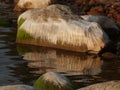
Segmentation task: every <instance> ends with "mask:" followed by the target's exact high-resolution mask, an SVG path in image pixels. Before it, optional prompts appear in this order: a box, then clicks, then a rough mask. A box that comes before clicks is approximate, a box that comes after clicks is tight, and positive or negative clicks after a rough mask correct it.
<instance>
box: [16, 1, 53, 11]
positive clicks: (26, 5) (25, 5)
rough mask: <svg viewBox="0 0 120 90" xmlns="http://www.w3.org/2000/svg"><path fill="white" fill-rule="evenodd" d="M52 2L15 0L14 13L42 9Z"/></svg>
mask: <svg viewBox="0 0 120 90" xmlns="http://www.w3.org/2000/svg"><path fill="white" fill-rule="evenodd" d="M52 2H53V0H16V1H15V3H17V4H16V6H15V8H14V10H15V11H24V10H27V9H31V8H44V7H47V6H48V5H49V4H51V3H52Z"/></svg>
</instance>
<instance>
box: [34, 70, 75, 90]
mask: <svg viewBox="0 0 120 90" xmlns="http://www.w3.org/2000/svg"><path fill="white" fill-rule="evenodd" d="M33 86H34V87H35V88H41V89H43V90H76V85H75V84H74V83H72V82H71V81H70V80H69V79H68V78H67V77H65V76H63V75H61V74H59V73H55V72H47V73H45V74H43V75H42V76H40V77H39V78H38V79H37V81H36V82H35V83H34V85H33Z"/></svg>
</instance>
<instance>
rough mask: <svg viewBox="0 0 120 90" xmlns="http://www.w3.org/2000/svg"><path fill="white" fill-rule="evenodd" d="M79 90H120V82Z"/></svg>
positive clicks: (99, 84)
mask: <svg viewBox="0 0 120 90" xmlns="http://www.w3.org/2000/svg"><path fill="white" fill-rule="evenodd" d="M78 90H120V81H110V82H104V83H98V84H94V85H90V86H88V87H85V88H81V89H78Z"/></svg>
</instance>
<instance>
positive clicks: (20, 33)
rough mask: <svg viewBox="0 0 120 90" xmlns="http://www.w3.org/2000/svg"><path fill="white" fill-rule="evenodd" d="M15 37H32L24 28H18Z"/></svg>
mask: <svg viewBox="0 0 120 90" xmlns="http://www.w3.org/2000/svg"><path fill="white" fill-rule="evenodd" d="M17 39H23V40H24V39H33V37H32V36H31V35H30V34H29V33H27V32H26V31H25V30H24V29H18V32H17Z"/></svg>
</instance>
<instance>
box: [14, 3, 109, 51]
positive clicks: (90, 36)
mask: <svg viewBox="0 0 120 90" xmlns="http://www.w3.org/2000/svg"><path fill="white" fill-rule="evenodd" d="M16 41H17V42H18V43H24V44H32V45H39V46H41V45H42V46H48V47H55V48H61V49H66V50H72V51H78V52H94V53H98V52H99V51H100V50H101V49H102V48H104V47H105V46H106V44H107V43H108V42H109V38H108V36H107V35H106V33H105V32H104V31H103V30H102V28H101V27H100V26H99V25H98V24H97V23H95V22H88V21H85V20H82V19H80V17H78V16H76V15H73V14H72V13H71V10H70V9H69V7H67V6H64V5H51V6H48V7H47V8H45V9H32V10H28V11H26V12H24V13H23V14H21V15H20V17H19V19H18V33H17V40H16Z"/></svg>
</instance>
